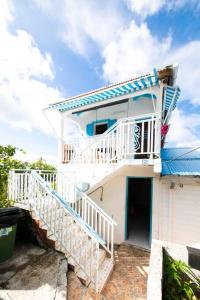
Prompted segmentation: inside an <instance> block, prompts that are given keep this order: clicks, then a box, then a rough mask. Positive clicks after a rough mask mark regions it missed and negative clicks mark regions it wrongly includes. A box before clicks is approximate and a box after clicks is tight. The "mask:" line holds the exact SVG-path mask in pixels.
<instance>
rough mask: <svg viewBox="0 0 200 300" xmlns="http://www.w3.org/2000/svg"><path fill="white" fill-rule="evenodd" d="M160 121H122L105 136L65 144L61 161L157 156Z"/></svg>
mask: <svg viewBox="0 0 200 300" xmlns="http://www.w3.org/2000/svg"><path fill="white" fill-rule="evenodd" d="M160 147H161V119H160V118H159V116H158V115H155V114H154V115H143V116H139V117H137V118H126V119H121V120H119V121H118V122H117V123H115V124H114V125H113V126H112V127H111V128H109V129H108V130H107V131H106V132H105V133H103V134H101V135H96V136H93V137H80V138H79V139H76V140H71V141H70V142H69V143H67V144H64V149H63V159H62V162H63V163H64V164H65V163H69V162H70V161H76V162H79V163H115V162H118V161H120V160H123V159H126V160H135V159H154V158H159V157H160Z"/></svg>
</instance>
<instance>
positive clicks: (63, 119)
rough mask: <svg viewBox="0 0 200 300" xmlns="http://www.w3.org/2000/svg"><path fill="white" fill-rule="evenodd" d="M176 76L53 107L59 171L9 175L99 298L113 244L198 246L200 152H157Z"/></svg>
mask: <svg viewBox="0 0 200 300" xmlns="http://www.w3.org/2000/svg"><path fill="white" fill-rule="evenodd" d="M176 76H177V66H173V65H171V66H167V67H165V68H163V69H160V70H154V71H153V72H152V73H150V74H147V75H144V76H141V77H138V78H134V79H129V80H127V81H124V82H120V83H117V84H113V85H110V86H106V87H103V88H100V89H97V90H94V91H90V92H87V93H84V94H81V95H78V96H75V97H71V98H69V99H66V100H64V101H61V102H57V103H54V104H51V105H50V106H49V107H48V109H54V110H57V111H58V112H59V113H60V120H58V121H59V122H60V136H59V146H58V172H57V174H44V173H41V174H38V173H37V172H34V171H33V172H25V173H20V172H12V173H11V175H10V185H9V191H10V193H9V194H10V198H11V199H15V201H16V202H17V203H18V204H19V203H20V204H21V205H22V204H23V205H25V206H26V207H27V205H28V207H29V208H31V209H32V210H33V211H34V213H35V214H36V215H37V217H38V218H39V219H40V220H41V221H42V222H43V223H44V226H46V227H47V230H48V231H49V232H50V233H51V234H52V235H54V238H55V240H56V242H57V244H58V247H60V249H61V250H62V251H63V252H64V253H67V255H68V257H70V259H72V260H73V263H74V265H75V267H76V266H78V267H79V268H80V269H81V272H82V273H81V272H80V273H81V274H78V276H79V277H84V276H85V278H86V281H87V279H88V281H89V282H92V283H93V284H94V285H95V287H96V290H98V291H100V290H101V289H102V287H103V285H104V283H105V281H106V278H107V276H108V275H109V273H110V272H111V270H112V266H113V263H114V262H113V244H114V243H118V244H119V243H122V242H124V241H127V242H128V243H130V244H133V245H135V246H138V247H142V248H147V249H149V248H150V245H151V240H152V238H156V239H162V240H167V241H174V242H180V243H185V244H191V243H196V242H199V239H200V226H199V220H200V200H199V198H200V185H199V181H200V180H198V176H199V175H200V154H199V152H198V151H192V150H190V149H165V148H164V149H163V147H164V144H165V137H166V135H167V132H168V128H169V126H170V116H171V113H172V111H173V110H174V109H175V108H176V104H177V101H178V98H179V96H180V89H179V87H177V86H176ZM69 120H70V122H71V123H73V124H75V125H74V128H76V130H75V129H74V131H73V132H74V134H73V136H68V135H67V131H68V130H67V124H69ZM174 130H176V129H175V128H174ZM189 153H190V154H189ZM188 155H189V156H188ZM55 181H56V187H57V189H56V191H55ZM88 243H89V245H88ZM77 247H78V248H77ZM76 249H80V251H78V250H76ZM83 249H85V250H83ZM103 249H104V250H103ZM102 250H103V251H102ZM82 251H85V252H84V253H85V254H84V255H83V253H82ZM83 257H84V259H83Z"/></svg>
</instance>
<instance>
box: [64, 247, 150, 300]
mask: <svg viewBox="0 0 200 300" xmlns="http://www.w3.org/2000/svg"><path fill="white" fill-rule="evenodd" d="M149 256H150V253H149V252H147V251H145V250H140V249H137V248H135V247H133V246H131V245H127V244H121V245H120V246H118V247H117V248H116V250H115V267H114V271H113V273H112V275H111V276H110V278H109V280H108V283H107V285H106V286H105V288H104V289H103V291H102V293H101V294H100V295H99V294H95V293H94V292H93V290H92V289H91V288H90V287H89V288H88V289H86V288H85V287H84V286H83V285H81V283H80V281H79V280H78V279H77V277H76V275H75V274H74V273H73V272H71V271H69V272H68V300H72V299H82V300H111V299H117V300H144V299H146V289H147V276H148V267H149Z"/></svg>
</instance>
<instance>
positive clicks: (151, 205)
mask: <svg viewBox="0 0 200 300" xmlns="http://www.w3.org/2000/svg"><path fill="white" fill-rule="evenodd" d="M130 178H135V179H138V178H139V179H150V180H151V195H150V212H149V214H150V216H149V244H150V245H151V241H152V227H153V226H152V224H153V177H147V176H145V177H144V176H126V207H125V229H124V240H127V238H128V224H127V223H128V182H129V179H130Z"/></svg>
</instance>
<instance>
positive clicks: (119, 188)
mask: <svg viewBox="0 0 200 300" xmlns="http://www.w3.org/2000/svg"><path fill="white" fill-rule="evenodd" d="M128 176H130V177H131V176H135V177H137V176H138V177H142V176H143V177H153V167H151V166H127V167H124V168H123V169H122V170H121V172H120V174H118V175H117V176H116V177H114V178H112V179H111V180H109V181H107V182H106V183H105V184H104V185H103V197H102V198H103V201H100V198H101V192H102V190H101V188H99V189H97V190H96V191H94V192H93V193H92V194H90V197H91V198H92V199H93V200H94V201H95V202H96V203H97V204H98V205H99V206H100V207H101V208H102V209H104V210H105V212H107V213H108V214H109V215H110V216H111V217H113V218H114V220H115V221H116V222H117V226H116V228H115V243H118V244H119V243H122V242H123V241H124V238H125V215H126V180H127V177H128ZM153 185H154V180H153ZM153 209H154V208H153ZM153 231H154V228H153ZM153 236H154V233H153Z"/></svg>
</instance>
